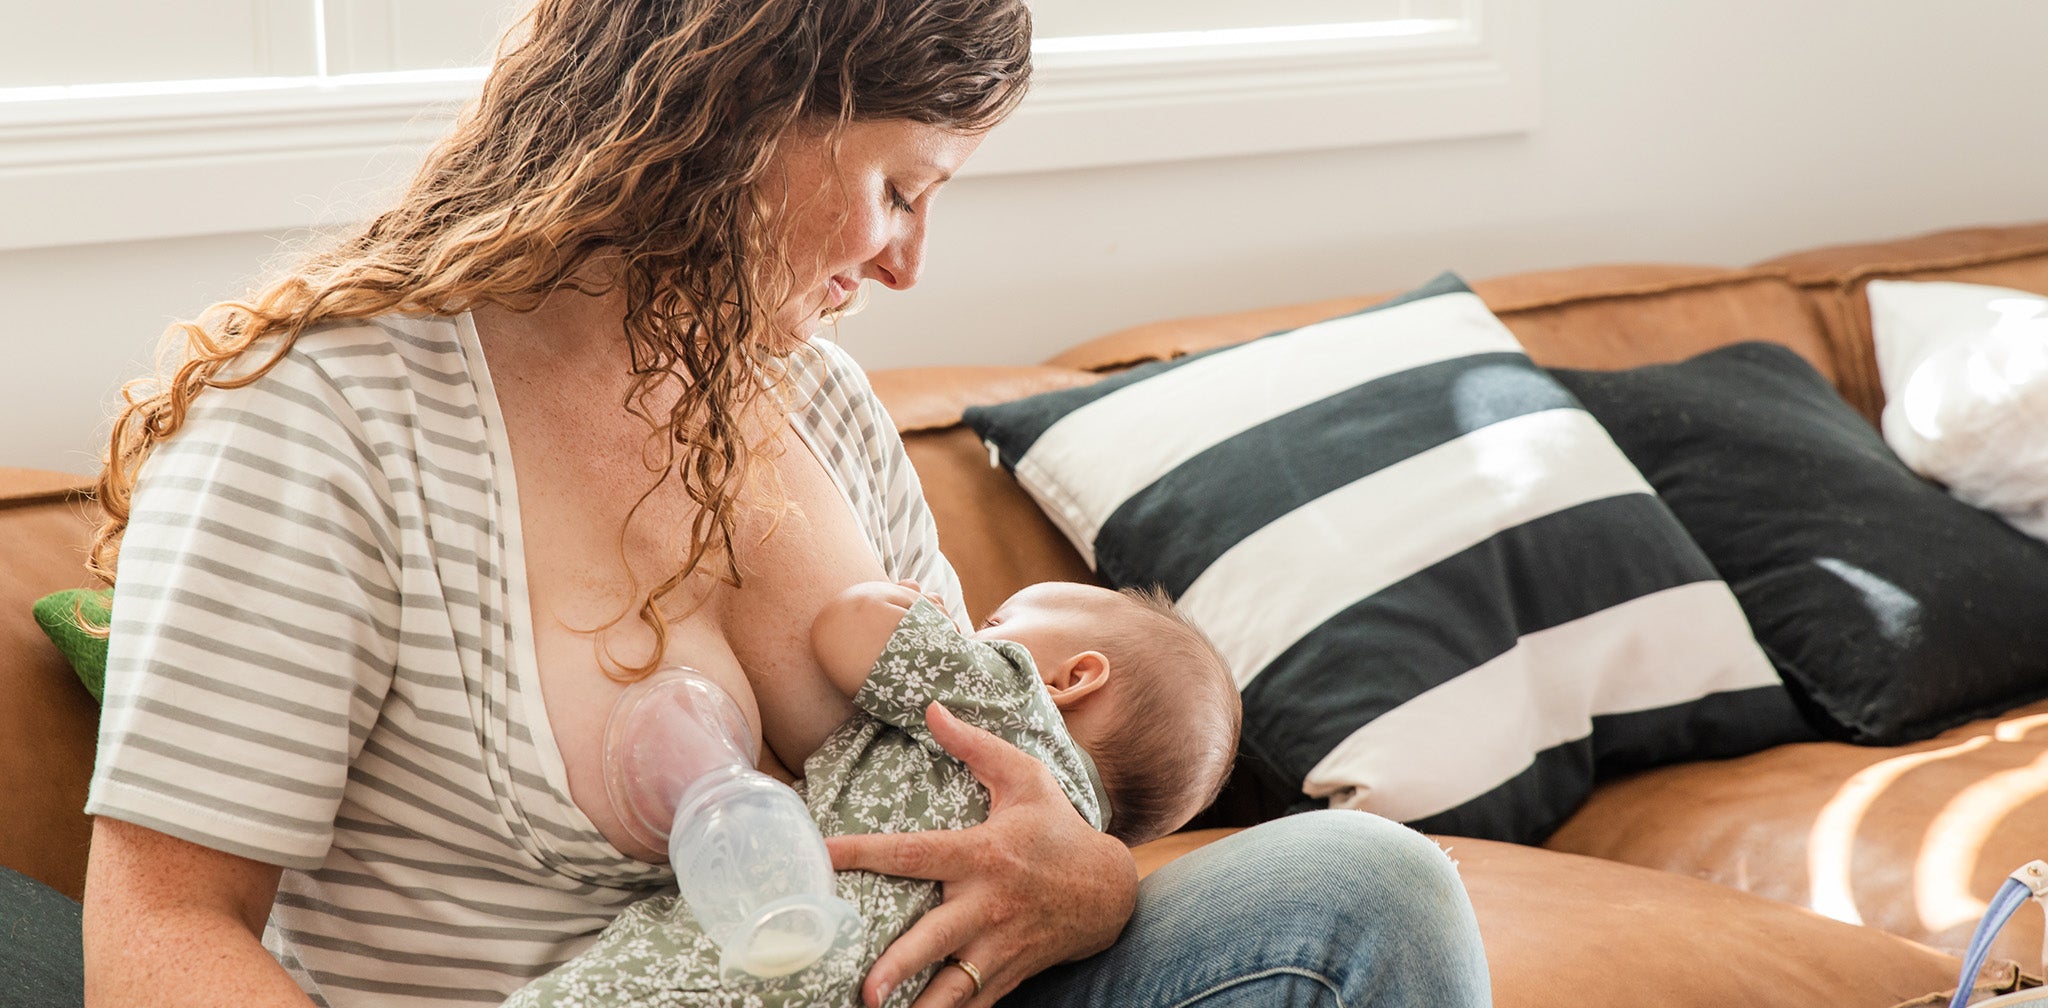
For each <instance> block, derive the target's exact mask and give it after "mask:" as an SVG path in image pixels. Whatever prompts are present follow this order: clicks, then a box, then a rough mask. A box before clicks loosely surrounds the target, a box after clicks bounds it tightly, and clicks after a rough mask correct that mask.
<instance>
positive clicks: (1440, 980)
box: [1002, 810, 1492, 1008]
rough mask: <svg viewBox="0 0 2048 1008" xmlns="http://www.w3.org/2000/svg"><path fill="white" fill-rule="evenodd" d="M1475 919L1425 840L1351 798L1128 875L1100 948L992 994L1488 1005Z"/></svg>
mask: <svg viewBox="0 0 2048 1008" xmlns="http://www.w3.org/2000/svg"><path fill="white" fill-rule="evenodd" d="M1490 1004H1492V996H1491V992H1490V985H1489V983H1488V979H1487V973H1486V956H1485V953H1484V951H1483V950H1482V949H1481V948H1480V944H1479V926H1478V923H1477V922H1476V921H1475V920H1474V919H1473V916H1472V904H1471V901H1470V900H1468V899H1467V898H1466V896H1465V888H1464V886H1463V885H1462V884H1461V883H1460V882H1459V881H1458V876H1457V871H1456V869H1455V868H1454V867H1453V866H1452V864H1451V861H1450V859H1449V858H1448V857H1446V856H1445V855H1444V853H1443V851H1442V850H1440V849H1439V848H1438V847H1437V846H1436V844H1434V843H1432V842H1431V841H1430V840H1429V839H1428V838H1426V837H1424V836H1423V835H1422V834H1420V833H1417V832H1415V831H1413V830H1411V829H1408V828H1407V827H1405V826H1401V825H1398V824H1396V823H1393V822H1389V821H1387V820H1385V819H1381V818H1378V817H1377V816H1370V815H1366V814H1365V813H1362V812H1341V811H1327V810H1326V811H1319V812H1309V813H1305V814H1302V815H1296V816H1289V817H1287V818H1285V819H1279V820H1275V821H1273V822H1269V823H1265V824H1263V825H1259V826H1255V827H1252V828H1251V829H1248V830H1245V831H1243V832H1240V833H1237V834H1233V835H1232V836H1229V837H1226V838H1225V839H1223V840H1219V841H1217V842H1215V843H1212V844H1210V845H1209V846H1207V847H1204V848H1202V849H1201V850H1198V851H1195V852H1194V853H1191V854H1188V855H1187V856H1185V857H1182V858H1179V859H1178V860H1176V861H1174V862H1173V863H1171V864H1169V865H1167V866H1166V867H1164V868H1161V869H1160V870H1159V871H1157V872H1155V873H1153V874H1152V875H1151V876H1148V877H1147V878H1146V879H1145V881H1144V882H1143V883H1142V884H1141V885H1140V886H1139V890H1138V909H1137V913H1136V914H1135V915H1133V916H1132V918H1131V922H1130V925H1129V926H1128V927H1126V928H1125V930H1124V933H1123V937H1121V938H1119V939H1117V943H1116V944H1115V945H1114V946H1112V947H1111V948H1110V949H1109V950H1108V951H1107V952H1104V953H1102V954H1101V955H1098V956H1095V957H1093V958H1090V959H1086V960H1083V961H1081V962H1078V963H1070V964H1067V965H1064V966H1056V967H1054V968H1052V969H1050V970H1047V971H1045V972H1044V973H1041V974H1039V975H1038V976H1036V977H1033V978H1032V979H1031V980H1029V981H1027V982H1026V983H1025V984H1024V985H1023V986H1022V987H1019V988H1018V989H1017V990H1016V991H1014V992H1012V993H1011V994H1010V996H1008V997H1006V998H1004V999H1003V1001H1002V1008H1084V1006H1089V1008H1107V1006H1111V1005H1116V1006H1129V1008H1182V1006H1186V1008H1306V1006H1311V1005H1313V1006H1318V1008H1323V1006H1327V1008H1360V1006H1363V1005H1374V1006H1382V1008H1483V1006H1486V1005H1490Z"/></svg>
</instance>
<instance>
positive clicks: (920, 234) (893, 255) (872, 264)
mask: <svg viewBox="0 0 2048 1008" xmlns="http://www.w3.org/2000/svg"><path fill="white" fill-rule="evenodd" d="M868 268H869V274H868V275H869V276H870V277H872V278H873V279H875V280H878V281H880V282H881V284H882V286H884V287H887V288H889V289H890V290H907V289H909V288H910V287H913V286H915V285H916V284H917V281H918V278H919V277H920V276H922V275H923V274H924V222H923V221H922V220H919V219H916V218H911V219H910V220H909V221H906V222H905V223H904V224H903V225H902V226H901V227H900V228H899V229H898V230H897V231H896V233H895V234H894V235H892V236H891V237H890V239H889V242H888V243H887V244H885V245H883V246H882V249H881V251H880V252H878V253H876V254H875V257H874V258H873V259H871V260H869V261H868Z"/></svg>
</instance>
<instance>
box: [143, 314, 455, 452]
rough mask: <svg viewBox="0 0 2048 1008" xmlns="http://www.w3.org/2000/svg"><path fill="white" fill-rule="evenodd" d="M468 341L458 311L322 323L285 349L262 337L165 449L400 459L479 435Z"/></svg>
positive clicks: (196, 405)
mask: <svg viewBox="0 0 2048 1008" xmlns="http://www.w3.org/2000/svg"><path fill="white" fill-rule="evenodd" d="M465 342H466V341H465V340H464V338H463V329H462V326H461V324H460V321H459V320H458V319H455V318H435V317H424V316H417V317H416V316H382V317H377V318H371V319H350V320H340V321H333V322H324V323H320V324H316V325H314V326H311V327H309V328H307V329H306V330H305V331H303V332H301V333H300V334H299V335H298V337H297V338H296V339H294V340H293V341H292V344H291V346H290V347H288V348H286V349H285V350H284V352H283V353H281V354H280V353H278V352H277V351H276V349H275V348H274V347H266V346H265V345H263V344H262V343H260V342H259V343H258V344H257V345H255V346H253V347H251V348H250V349H249V350H248V351H246V352H244V353H243V354H242V356H241V357H240V358H239V359H238V360H237V362H236V364H235V365H232V366H231V367H230V368H228V369H227V370H224V371H223V372H222V374H221V375H220V376H219V377H218V380H216V381H215V382H214V387H213V388H210V389H208V390H207V392H206V393H205V394H204V395H200V396H198V397H196V398H194V399H193V400H192V409H191V412H190V414H189V415H188V417H187V423H186V424H185V425H184V429H182V430H181V432H180V433H181V436H180V437H178V438H176V439H174V441H173V442H167V444H166V448H171V447H173V446H174V445H175V446H182V447H183V448H184V449H185V450H204V451H212V450H218V449H224V448H228V447H232V446H236V445H240V446H243V447H245V448H247V447H248V446H250V445H258V444H260V445H265V446H270V447H268V448H266V450H277V451H282V450H286V449H287V448H288V447H289V446H292V445H296V446H298V449H297V450H307V451H311V450H317V451H320V452H324V453H330V454H331V453H334V452H338V451H345V450H346V451H350V452H351V453H352V454H360V455H363V456H365V457H400V456H408V455H409V454H411V453H412V452H413V451H414V450H415V449H414V448H413V447H410V446H417V445H420V444H422V443H427V442H433V443H442V442H449V443H454V442H471V441H478V440H479V438H480V435H478V434H477V433H476V432H475V431H474V430H473V428H475V427H476V426H477V422H478V418H479V417H480V416H481V413H482V411H481V409H480V392H479V389H478V387H477V385H476V383H475V381H474V379H473V376H472V374H471V370H470V364H469V360H468V358H469V355H468V353H467V351H466V348H465ZM273 443H274V444H273ZM208 446H214V447H208ZM401 448H402V449H405V450H404V451H396V450H395V449H401Z"/></svg>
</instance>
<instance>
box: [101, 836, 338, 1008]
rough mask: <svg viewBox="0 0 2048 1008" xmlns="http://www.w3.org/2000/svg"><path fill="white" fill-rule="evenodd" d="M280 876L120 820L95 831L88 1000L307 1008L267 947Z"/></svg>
mask: <svg viewBox="0 0 2048 1008" xmlns="http://www.w3.org/2000/svg"><path fill="white" fill-rule="evenodd" d="M278 875H279V870H278V869H277V868H276V867H275V866H272V865H265V864H262V863H260V862H256V861H250V860H248V859H246V858H239V857H235V856H234V855H231V854H225V853H222V852H220V851H215V850H210V849H208V848H205V847H201V846H198V845H196V844H192V843H187V842H186V841H183V840H179V839H176V838H174V837H169V836H166V835H164V834H162V833H158V832H156V831H155V830H151V829H148V828H146V827H142V826H137V825H134V824H132V823H125V822H120V821H118V820H112V819H105V818H102V819H99V820H97V821H96V822H95V823H94V826H93V842H92V853H91V855H90V859H89V861H88V863H87V868H86V880H85V920H84V926H85V1000H86V1004H87V1005H89V1006H91V1008H123V1006H128V1005H150V1006H185V1005H191V1006H201V1005H204V1006H216V1005H237V1006H242V1005H247V1006H260V1008H272V1006H291V1008H307V1006H309V1005H311V1004H312V1001H311V999H309V998H307V997H306V995H305V993H304V992H302V991H300V990H299V985H298V984H297V983H295V982H294V981H293V980H292V978H291V976H290V975H289V974H287V973H286V972H285V971H284V968H283V967H282V966H280V965H278V962H277V960H276V959H275V958H274V957H273V956H271V954H270V952H269V951H268V950H266V949H265V948H264V947H263V942H262V939H261V935H262V929H263V924H264V921H265V920H267V919H268V918H269V915H270V904H271V901H272V900H273V899H275V898H276V893H277V881H278Z"/></svg>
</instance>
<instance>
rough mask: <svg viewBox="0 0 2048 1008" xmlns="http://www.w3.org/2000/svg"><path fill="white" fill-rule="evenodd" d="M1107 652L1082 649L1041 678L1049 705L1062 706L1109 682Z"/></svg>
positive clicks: (1078, 699)
mask: <svg viewBox="0 0 2048 1008" xmlns="http://www.w3.org/2000/svg"><path fill="white" fill-rule="evenodd" d="M1109 675H1110V668H1109V656H1108V655H1106V654H1103V653H1102V652H1100V651H1083V652H1081V653H1080V654H1077V655H1074V656H1073V657H1071V658H1068V659H1067V660H1066V661H1063V662H1061V663H1060V664H1059V667H1058V668H1056V669H1054V670H1053V675H1052V676H1051V677H1050V678H1048V679H1047V680H1046V681H1045V686H1046V689H1047V690H1048V691H1049V692H1051V693H1052V702H1053V706H1055V707H1058V708H1060V709H1061V710H1065V709H1066V708H1067V706H1068V705H1069V704H1073V703H1078V702H1080V701H1081V700H1082V699H1083V698H1085V697H1088V696H1091V695H1093V694H1094V693H1095V691H1097V690H1099V689H1101V688H1102V687H1104V686H1106V685H1108V684H1109Z"/></svg>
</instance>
